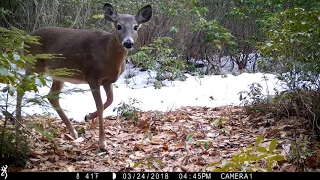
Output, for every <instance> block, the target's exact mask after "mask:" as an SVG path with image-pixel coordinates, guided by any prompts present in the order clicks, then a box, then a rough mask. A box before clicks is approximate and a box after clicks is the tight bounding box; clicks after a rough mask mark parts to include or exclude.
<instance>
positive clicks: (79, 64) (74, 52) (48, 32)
mask: <svg viewBox="0 0 320 180" xmlns="http://www.w3.org/2000/svg"><path fill="white" fill-rule="evenodd" d="M30 35H33V36H39V37H40V40H39V42H40V43H41V45H31V46H30V52H31V53H32V54H44V53H49V54H61V55H62V56H63V59H60V58H56V59H53V60H39V61H38V62H37V64H36V69H37V70H36V71H44V70H45V69H46V68H47V69H57V68H68V69H77V70H80V71H81V72H82V73H84V74H85V73H86V72H87V71H94V70H95V69H97V68H99V67H102V66H103V65H102V64H100V65H99V63H103V62H97V61H96V59H97V58H100V57H101V56H103V55H104V52H105V51H106V47H107V44H108V41H109V33H107V32H105V31H103V30H84V29H68V28H57V27H46V28H40V29H38V30H35V31H33V32H32V33H31V34H30ZM96 71H97V70H96ZM75 78H77V77H75ZM79 78H80V77H79Z"/></svg>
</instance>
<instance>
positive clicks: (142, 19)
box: [136, 5, 152, 24]
mask: <svg viewBox="0 0 320 180" xmlns="http://www.w3.org/2000/svg"><path fill="white" fill-rule="evenodd" d="M151 16H152V7H151V6H150V5H146V6H144V7H143V8H142V9H140V11H139V12H138V14H137V15H136V21H137V22H138V23H139V24H142V23H146V22H148V21H149V20H150V18H151Z"/></svg>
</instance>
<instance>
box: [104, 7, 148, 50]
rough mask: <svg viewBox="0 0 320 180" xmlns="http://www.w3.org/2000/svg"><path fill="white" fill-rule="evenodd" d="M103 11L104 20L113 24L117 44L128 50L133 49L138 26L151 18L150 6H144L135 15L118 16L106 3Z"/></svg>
mask: <svg viewBox="0 0 320 180" xmlns="http://www.w3.org/2000/svg"><path fill="white" fill-rule="evenodd" d="M103 9H104V18H105V19H106V20H108V21H111V22H112V23H113V27H114V31H115V32H114V33H115V34H116V37H117V40H118V42H119V43H120V44H121V45H122V46H123V47H124V48H126V49H128V50H129V49H132V48H133V46H134V43H135V42H136V40H137V39H138V30H139V28H140V25H141V24H143V23H146V22H148V21H149V20H150V18H151V16H152V8H151V6H150V5H147V6H144V7H143V8H142V9H140V10H139V12H138V13H137V14H136V15H131V14H118V13H117V11H116V10H115V9H114V8H113V7H112V5H110V4H109V3H106V4H105V5H104V7H103Z"/></svg>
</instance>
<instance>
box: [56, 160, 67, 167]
mask: <svg viewBox="0 0 320 180" xmlns="http://www.w3.org/2000/svg"><path fill="white" fill-rule="evenodd" d="M67 164H68V162H67V161H59V162H58V165H59V166H61V167H64V166H66V165H67Z"/></svg>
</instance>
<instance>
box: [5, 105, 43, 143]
mask: <svg viewBox="0 0 320 180" xmlns="http://www.w3.org/2000/svg"><path fill="white" fill-rule="evenodd" d="M0 108H1V109H2V110H3V111H4V112H6V114H7V115H10V118H12V119H13V120H15V121H16V122H18V123H19V124H20V126H21V127H23V128H24V129H25V130H26V131H27V132H28V133H30V134H31V136H33V137H34V138H35V139H36V140H38V141H39V142H40V144H42V146H43V147H45V144H43V142H42V141H40V139H38V138H37V137H36V136H35V135H33V134H32V132H31V131H30V130H29V129H28V128H27V127H25V126H24V125H23V124H22V123H21V122H20V121H19V120H18V119H16V118H15V117H14V116H13V115H12V114H11V113H9V112H8V111H6V110H5V109H4V108H3V107H0Z"/></svg>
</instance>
